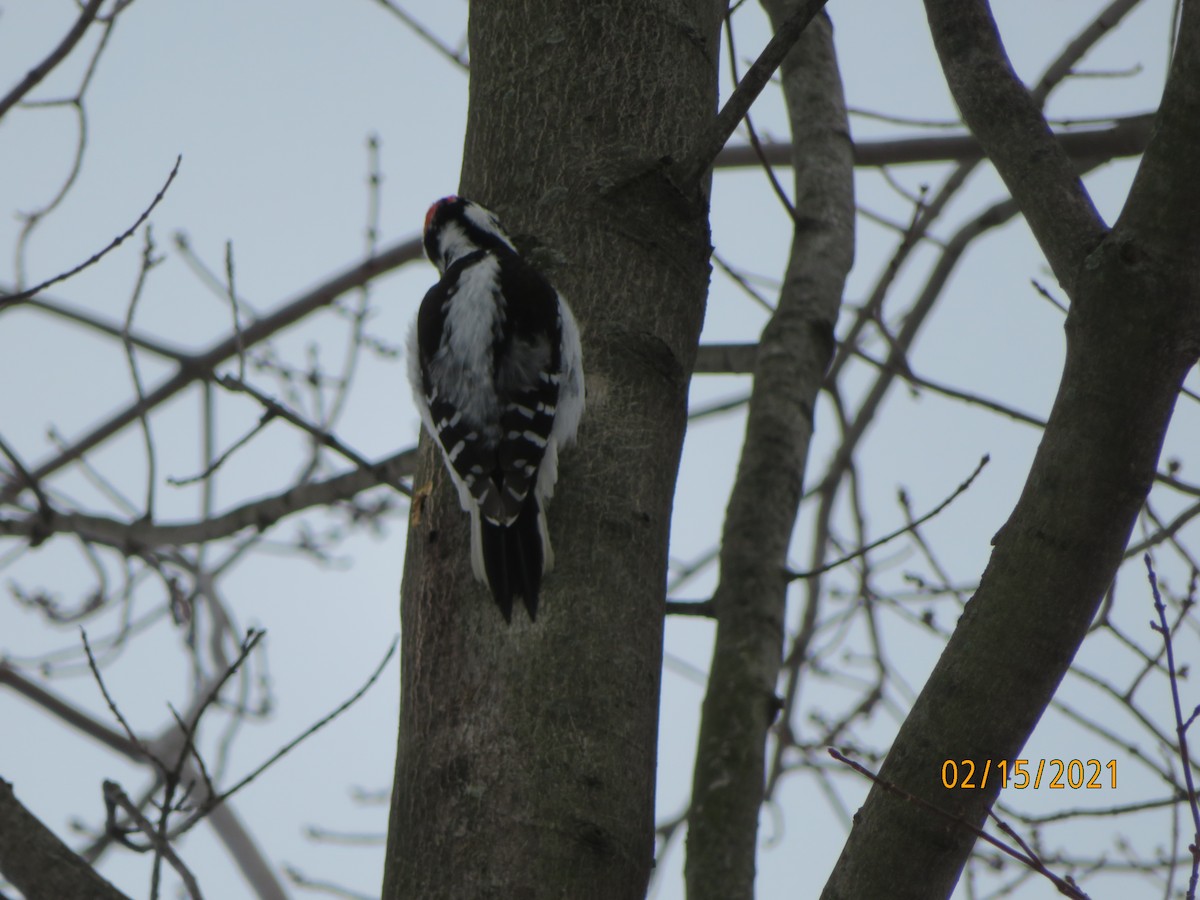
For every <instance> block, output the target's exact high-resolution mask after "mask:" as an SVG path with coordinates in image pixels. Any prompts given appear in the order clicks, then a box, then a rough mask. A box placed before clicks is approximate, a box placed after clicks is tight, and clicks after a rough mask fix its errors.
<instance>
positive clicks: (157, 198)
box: [0, 156, 183, 312]
mask: <svg viewBox="0 0 1200 900" xmlns="http://www.w3.org/2000/svg"><path fill="white" fill-rule="evenodd" d="M182 162H183V157H182V156H177V157H175V165H174V166H173V167H172V168H171V174H169V175H168V176H167V180H166V182H165V183H164V184H163V186H162V188H161V189H160V190H159V192H158V193H157V194H155V195H154V199H153V200H151V201H150V205H149V206H147V207H146V208H145V209H144V210H142V213H141V215H139V216H138V217H137V221H135V222H134V223H133V224H132V225H130V226H129V227H128V228H126V229H125V230H124V231H123V232H121V233H120V234H119V235H117V236H116V237H115V238H113V239H112V241H110V242H109V244H108V246H107V247H105V248H104V249H103V250H99V251H97V252H96V253H93V254H92V255H91V256H90V257H88V258H87V259H85V260H84V261H83V262H81V263H80V264H79V265H77V266H75V268H73V269H68V270H67V271H66V272H61V273H59V274H58V275H55V276H54V277H53V278H48V279H47V280H45V281H43V282H42V283H41V284H37V285H34V286H33V287H31V288H29V290H27V291H21V293H19V294H9V295H7V296H3V297H0V312H2V311H3V310H5V309H7V308H8V307H10V306H13V305H15V304H17V303H21V302H23V301H25V300H28V299H29V298H31V297H33V296H34V295H35V294H37V293H38V292H39V291H42V290H44V289H45V288H48V287H50V285H52V284H58V283H59V282H60V281H66V280H67V279H68V278H70V277H71V276H73V275H78V274H79V273H80V272H82V271H83V270H84V269H86V268H88V267H89V266H93V265H95V264H96V263H98V262H99V261H100V260H101V259H103V258H104V257H105V256H107V255H108V254H109V253H110V252H112V251H113V250H116V249H117V248H118V247H120V246H121V244H123V243H125V241H126V240H128V239H129V238H130V237H132V236H133V234H134V232H136V231H137V230H138V229H139V228H141V227H142V223H143V222H145V221H146V220H147V219H148V218H150V213H152V212H154V208H155V207H156V206H158V204H159V203H161V202H162V199H163V197H165V196H166V195H167V191H168V190H169V189H170V187H171V182H173V181H174V180H175V176H176V175H177V174H178V173H179V164H180V163H182Z"/></svg>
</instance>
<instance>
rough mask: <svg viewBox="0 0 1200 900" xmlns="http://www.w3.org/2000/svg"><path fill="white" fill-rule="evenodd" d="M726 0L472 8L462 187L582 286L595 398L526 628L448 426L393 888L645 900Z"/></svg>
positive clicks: (410, 617) (535, 1) (422, 583)
mask: <svg viewBox="0 0 1200 900" xmlns="http://www.w3.org/2000/svg"><path fill="white" fill-rule="evenodd" d="M720 12H721V10H720V8H719V5H718V4H716V3H714V2H711V0H655V2H646V0H618V2H614V3H606V4H564V3H557V2H552V0H532V2H526V3H521V4H517V3H494V2H480V3H474V4H472V6H471V14H470V24H469V39H470V50H471V75H470V77H471V82H470V92H469V100H470V109H469V113H468V126H467V137H466V149H465V154H464V161H463V174H462V183H461V192H462V194H463V195H464V196H467V197H470V198H472V199H475V200H478V201H480V202H481V203H483V204H484V205H485V206H487V207H489V208H491V209H493V210H495V211H496V212H497V213H498V214H499V215H500V217H501V219H502V221H503V222H504V223H505V224H506V226H507V227H508V229H509V230H510V232H511V233H513V235H514V238H515V240H516V242H517V244H518V246H520V247H521V248H522V249H523V250H524V251H525V252H526V253H527V254H528V255H530V256H531V257H532V258H533V260H534V261H535V263H536V264H537V265H539V266H540V267H541V268H542V269H543V270H544V271H545V272H546V273H547V275H548V276H549V277H550V279H551V280H552V281H553V282H554V283H555V285H556V286H557V287H558V288H559V289H560V290H561V291H562V292H563V293H564V295H565V296H567V297H568V298H569V300H570V303H571V305H572V307H573V309H574V310H575V313H576V315H577V317H578V318H579V320H580V325H581V329H582V333H583V346H584V368H585V370H586V372H587V410H586V412H585V414H584V418H583V423H582V427H581V430H580V442H579V446H578V447H577V448H576V449H574V450H571V451H568V452H567V453H566V454H565V455H564V457H563V459H562V464H561V475H560V480H559V490H558V493H557V497H556V499H555V502H554V505H553V506H552V507H551V510H550V516H549V518H550V528H551V534H552V537H553V542H554V547H555V552H556V556H557V567H556V569H555V570H554V572H553V573H552V574H550V575H549V576H548V577H547V579H546V581H545V583H544V587H543V593H542V605H541V610H540V612H539V616H538V620H537V622H536V623H535V624H530V623H529V622H528V621H527V620H525V619H524V618H522V617H521V616H520V615H517V616H514V621H513V624H512V626H511V627H508V626H506V625H505V623H504V621H503V619H502V618H501V617H500V615H499V614H498V613H497V611H496V609H495V607H494V605H493V604H492V602H491V600H490V599H489V597H488V596H487V592H486V590H485V589H484V588H483V587H482V586H481V585H478V584H476V583H475V582H474V581H473V580H472V578H471V575H470V566H469V562H468V549H467V527H466V526H467V519H466V516H465V515H464V514H463V513H462V512H460V511H459V509H458V504H457V500H456V498H455V497H454V496H453V491H452V489H450V486H449V485H448V484H447V479H446V477H445V475H444V473H443V471H442V467H441V464H440V461H438V460H436V458H435V456H434V454H433V452H432V451H431V449H430V447H429V446H428V442H424V445H423V446H424V449H423V452H422V454H421V457H422V458H421V464H420V467H419V469H418V475H417V482H416V483H417V484H418V486H419V485H422V484H426V483H428V482H429V481H430V480H432V482H433V485H434V490H433V493H432V495H431V496H430V497H429V498H427V499H426V500H425V502H424V503H423V504H420V505H418V506H415V508H414V515H413V520H412V524H411V527H410V531H409V539H408V551H407V559H406V562H405V574H404V586H403V590H402V595H403V597H402V604H401V619H402V626H403V660H402V665H401V678H402V701H401V702H402V705H401V723H400V737H399V747H398V753H397V761H396V780H395V787H394V792H393V798H392V812H391V824H390V829H389V838H388V848H387V858H386V863H385V865H386V873H385V881H384V893H383V896H384V897H385V898H401V897H403V898H416V897H420V898H423V900H425V898H439V897H446V898H462V897H481V898H482V897H504V898H538V897H556V898H560V897H570V898H573V900H574V898H581V900H586V898H592V897H595V898H603V900H620V898H630V900H632V898H640V897H642V896H644V893H645V889H646V884H647V881H648V879H649V874H650V868H651V864H652V861H653V850H654V778H655V760H656V743H657V725H658V691H659V676H660V671H661V658H662V615H663V598H664V592H665V575H666V560H667V537H668V531H669V524H670V510H671V503H672V496H673V492H674V487H675V476H676V469H677V464H678V458H679V451H680V447H681V444H682V439H683V432H684V425H685V421H686V399H687V385H688V379H689V376H690V373H691V368H692V363H693V360H694V356H695V349H696V343H697V340H698V336H699V331H700V325H701V322H702V319H703V313H704V301H705V296H706V292H707V286H708V254H709V233H708V219H707V196H706V191H705V190H702V189H701V188H706V184H705V185H702V186H701V188H697V187H693V188H691V189H688V188H686V187H685V188H683V189H682V190H681V189H680V188H679V187H677V186H676V185H675V184H674V183H673V182H672V180H671V178H670V176H669V172H670V159H669V158H678V157H679V155H680V154H682V153H685V152H686V151H687V150H688V149H689V148H690V146H691V145H692V143H693V142H694V139H695V135H696V134H697V133H698V132H700V131H701V130H702V129H703V127H704V126H705V125H707V124H708V123H710V122H711V120H712V116H713V112H714V109H715V103H716V74H717V68H716V67H717V57H718V26H719V21H720ZM441 193H445V191H442V192H441ZM415 299H416V298H414V300H415ZM414 309H415V303H414Z"/></svg>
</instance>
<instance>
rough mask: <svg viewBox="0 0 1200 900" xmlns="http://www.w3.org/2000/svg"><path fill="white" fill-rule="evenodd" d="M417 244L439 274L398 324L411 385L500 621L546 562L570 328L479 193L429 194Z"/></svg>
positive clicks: (569, 368)
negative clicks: (404, 333) (407, 319)
mask: <svg viewBox="0 0 1200 900" xmlns="http://www.w3.org/2000/svg"><path fill="white" fill-rule="evenodd" d="M425 252H426V254H427V255H428V256H429V259H430V261H431V262H432V263H433V264H434V265H435V266H437V269H438V272H440V273H441V276H442V277H441V280H440V281H438V283H437V284H435V285H434V286H433V287H431V288H430V289H429V292H428V293H427V294H426V295H425V299H424V300H423V301H422V302H421V309H420V311H419V312H418V313H417V319H416V321H415V322H414V323H413V327H412V330H411V332H410V333H409V339H408V376H409V380H410V381H411V382H412V388H413V394H414V396H415V398H416V402H417V407H418V409H420V411H421V420H422V421H423V422H424V423H425V427H426V429H428V431H429V433H430V435H432V436H433V438H434V439H435V440H436V441H437V443H438V446H439V448H440V449H441V453H442V459H443V461H444V462H445V464H446V470H447V471H448V472H449V473H450V478H451V480H452V481H453V482H454V484H455V486H456V487H457V488H458V500H459V503H460V504H461V505H462V508H463V510H465V511H466V512H468V513H470V516H471V568H472V569H473V571H474V572H475V577H476V578H478V579H479V580H480V581H481V582H483V583H484V584H486V585H487V586H488V588H489V589H490V590H491V592H492V597H493V598H495V601H496V604H497V605H498V606H499V607H500V612H501V613H502V614H503V615H504V619H505V621H508V622H511V621H512V607H513V599H514V598H515V597H520V598H522V599H523V600H524V602H525V608H526V609H527V610H528V611H529V618H530V619H531V620H533V619H535V618H536V616H537V606H538V590H539V588H540V587H541V582H542V575H543V574H544V573H546V572H548V571H549V570H550V569H551V567H552V566H553V565H554V553H553V551H552V549H551V547H550V535H549V531H548V529H547V527H546V504H547V503H548V501H549V500H550V497H551V496H552V495H553V494H554V483H555V481H556V480H557V478H558V453H559V450H561V449H562V448H564V447H566V446H567V445H569V444H570V443H572V442H573V441H574V440H575V432H576V430H577V429H578V427H579V419H580V416H581V415H582V414H583V360H582V355H581V351H580V346H579V329H578V327H577V326H576V324H575V319H574V317H573V316H572V315H571V310H570V307H568V306H567V303H566V301H565V300H563V298H562V297H561V296H560V295H559V293H558V291H556V290H555V289H554V288H553V287H552V286H551V284H550V282H549V281H547V280H546V278H545V277H544V276H543V275H542V274H541V273H540V272H538V271H537V270H536V269H535V268H533V266H531V265H530V264H529V263H528V262H526V261H525V260H524V259H523V258H522V257H521V255H520V254H519V253H518V252H517V249H516V247H514V246H513V243H512V241H511V240H510V239H509V237H508V235H507V234H506V233H505V232H504V229H503V228H502V227H501V226H500V222H499V220H498V219H497V218H496V216H495V215H494V214H493V213H491V212H489V211H488V210H486V209H484V208H483V207H482V206H480V205H479V204H477V203H473V202H472V201H470V200H467V199H465V198H463V197H453V196H451V197H445V198H443V199H441V200H439V201H437V202H436V203H435V204H433V206H431V207H430V208H429V212H428V213H426V215H425Z"/></svg>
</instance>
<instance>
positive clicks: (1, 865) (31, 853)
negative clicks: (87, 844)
mask: <svg viewBox="0 0 1200 900" xmlns="http://www.w3.org/2000/svg"><path fill="white" fill-rule="evenodd" d="M0 872H2V873H4V877H5V878H6V879H8V880H9V881H10V882H12V884H13V885H14V886H16V887H17V889H18V890H20V891H21V893H23V894H24V895H25V896H26V897H27V898H28V900H128V898H127V897H126V896H125V895H124V894H123V893H121V892H120V891H118V890H117V889H116V888H115V887H113V886H112V885H111V884H109V883H108V881H106V880H105V879H104V878H102V877H101V876H100V874H99V873H98V872H97V871H96V870H95V869H93V868H92V867H91V866H89V865H88V864H87V863H86V862H84V861H83V860H82V859H80V858H79V857H78V856H77V855H76V854H75V853H74V852H73V851H72V850H71V848H70V847H68V846H67V845H66V844H64V843H63V842H62V841H60V840H59V839H58V837H57V836H56V835H55V834H54V832H52V831H51V830H50V829H49V828H47V827H46V826H45V825H43V824H42V823H41V822H40V821H39V820H38V818H37V817H36V816H34V815H33V814H32V813H31V812H29V810H27V809H26V808H25V807H24V806H22V805H21V802H20V801H19V800H17V798H16V795H14V794H13V789H12V785H11V784H9V783H8V782H7V781H5V780H3V779H2V778H0Z"/></svg>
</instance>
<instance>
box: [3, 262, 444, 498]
mask: <svg viewBox="0 0 1200 900" xmlns="http://www.w3.org/2000/svg"><path fill="white" fill-rule="evenodd" d="M422 253H423V250H422V247H421V240H420V238H412V239H410V240H407V241H403V242H402V243H399V244H396V245H394V246H392V247H390V248H389V249H387V250H384V251H383V252H382V253H380V254H379V255H377V256H374V257H372V258H371V259H368V260H366V261H365V262H362V263H359V264H356V265H354V266H351V267H350V268H348V269H346V270H345V271H343V272H342V273H340V274H338V275H335V276H334V277H333V278H330V279H329V280H328V281H326V282H324V283H322V284H320V285H318V286H317V287H315V288H313V289H312V290H309V291H306V292H305V293H303V294H301V295H300V296H298V297H296V298H295V299H294V300H291V301H288V302H286V303H284V304H283V305H282V306H280V307H279V308H278V309H277V310H276V311H275V312H273V313H270V314H269V315H267V316H264V317H263V318H261V319H258V320H256V321H254V322H252V323H251V324H249V325H247V326H246V328H245V329H244V330H243V331H242V335H241V341H240V346H241V347H242V348H244V349H247V350H248V349H249V348H251V347H253V346H255V345H256V344H258V343H260V342H262V341H264V340H266V339H267V338H269V337H270V336H272V335H273V334H275V333H276V332H278V331H281V330H282V329H284V328H286V327H288V326H289V325H293V324H295V323H296V322H298V321H300V320H301V319H303V318H304V317H305V316H308V315H309V314H310V313H312V312H313V311H314V310H317V309H320V308H321V307H323V306H328V305H329V304H330V303H332V302H333V301H334V300H336V299H337V298H338V297H340V296H341V295H342V294H344V293H346V292H347V291H350V290H353V289H354V288H356V287H359V286H361V285H362V284H364V283H366V282H368V281H370V280H371V279H373V278H375V277H377V276H379V275H382V274H383V273H385V272H389V271H391V270H392V269H395V268H397V267H399V266H402V265H404V264H405V263H408V262H412V261H413V260H416V259H419V258H420V257H421V255H422ZM238 349H239V341H238V339H237V337H236V336H229V337H226V338H224V339H222V340H220V341H218V342H217V343H216V344H214V345H213V346H212V347H210V348H209V349H207V350H204V351H201V352H200V353H196V354H191V355H188V356H187V357H186V358H185V360H184V361H182V362H180V364H179V368H178V369H177V371H176V372H175V374H174V375H172V376H171V377H169V378H168V379H167V380H166V381H164V382H163V383H162V384H160V385H159V386H158V387H157V388H155V389H154V390H152V391H150V393H149V394H147V395H146V398H145V400H144V401H139V402H135V403H133V404H131V405H129V406H127V407H125V408H124V409H122V410H121V411H120V412H118V413H116V414H115V415H113V416H112V417H110V418H109V419H107V420H106V421H104V422H103V423H102V424H100V425H99V426H97V427H96V428H95V429H93V430H92V431H91V432H89V433H88V434H86V435H84V436H83V437H81V438H79V439H78V440H76V441H75V443H73V444H71V445H70V446H69V447H67V448H65V449H64V450H62V451H61V452H60V453H58V454H57V455H55V456H54V457H52V458H51V459H48V460H47V461H45V462H44V463H42V464H41V465H39V466H38V467H37V468H36V469H34V471H33V472H32V475H33V476H34V477H35V478H39V479H40V478H45V477H46V476H47V475H49V474H51V473H53V472H57V471H58V470H59V469H61V468H63V467H64V466H67V465H69V464H70V463H72V462H74V461H75V460H76V459H78V458H79V457H80V456H81V455H83V454H84V453H86V452H88V451H89V450H91V449H92V448H93V447H96V446H97V445H99V444H101V443H103V442H104V441H106V440H108V439H109V438H110V437H112V436H113V435H114V434H117V433H118V432H120V431H121V430H122V429H124V428H125V427H127V426H128V425H129V424H130V423H132V422H135V421H137V418H138V416H140V415H141V414H142V413H143V412H144V411H148V410H151V409H154V408H156V407H158V406H160V405H161V404H163V403H164V402H166V401H167V400H169V399H171V398H172V397H174V396H175V395H176V394H178V393H179V392H180V391H182V390H184V389H185V388H187V387H190V386H191V385H193V384H195V383H196V382H197V381H203V380H207V379H211V378H212V377H213V372H214V370H215V369H216V367H217V366H219V365H220V364H221V363H223V362H226V361H227V360H229V359H232V358H233V357H235V356H236V355H237V352H238ZM11 500H12V495H11V493H10V491H9V490H7V489H6V490H3V491H0V503H3V502H11Z"/></svg>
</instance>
